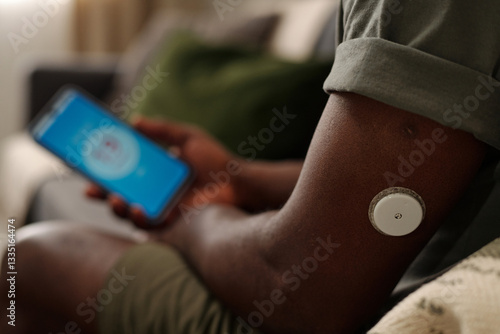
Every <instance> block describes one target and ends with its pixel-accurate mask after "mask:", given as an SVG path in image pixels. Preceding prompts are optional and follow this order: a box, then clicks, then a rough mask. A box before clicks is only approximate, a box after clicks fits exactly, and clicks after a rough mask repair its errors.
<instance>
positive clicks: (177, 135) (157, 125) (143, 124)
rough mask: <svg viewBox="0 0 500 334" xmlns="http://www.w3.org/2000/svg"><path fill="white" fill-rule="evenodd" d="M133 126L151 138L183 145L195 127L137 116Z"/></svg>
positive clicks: (170, 143) (168, 143)
mask: <svg viewBox="0 0 500 334" xmlns="http://www.w3.org/2000/svg"><path fill="white" fill-rule="evenodd" d="M132 124H133V126H134V127H135V128H136V129H137V130H138V131H140V132H142V133H143V134H144V135H146V136H148V137H149V138H151V139H154V140H159V141H162V142H164V143H165V144H167V145H176V146H182V144H183V143H185V142H186V140H187V139H188V138H189V137H190V136H192V135H193V132H194V131H193V128H191V127H189V126H186V125H182V124H179V123H175V122H171V121H157V120H148V119H146V118H137V119H135V120H134V121H133V122H132Z"/></svg>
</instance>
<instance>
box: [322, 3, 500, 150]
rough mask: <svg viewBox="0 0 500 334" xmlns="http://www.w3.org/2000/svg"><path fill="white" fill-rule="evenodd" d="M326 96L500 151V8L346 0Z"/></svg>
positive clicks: (489, 4)
mask: <svg viewBox="0 0 500 334" xmlns="http://www.w3.org/2000/svg"><path fill="white" fill-rule="evenodd" d="M340 16H341V17H340V20H339V21H340V24H341V27H340V29H339V34H340V35H339V41H340V45H339V46H338V48H337V53H336V59H335V63H334V64H333V68H332V70H331V73H330V75H329V76H328V78H327V80H326V81H325V84H324V89H325V90H326V91H327V92H333V91H339V92H354V93H358V94H361V95H364V96H367V97H370V98H373V99H375V100H378V101H381V102H384V103H387V104H389V105H392V106H394V107H398V108H401V109H403V110H407V111H409V112H413V113H416V114H419V115H422V116H425V117H428V118H431V119H433V120H435V121H437V122H438V123H440V124H442V125H444V126H448V127H452V128H459V129H462V130H464V131H467V132H470V133H472V134H474V135H475V136H476V137H477V138H478V139H479V140H481V141H483V142H486V143H487V144H489V145H491V146H494V147H496V148H497V149H500V82H499V81H498V80H499V77H500V68H499V67H500V2H498V1H495V0H484V1H479V2H475V1H469V0H440V1H435V0H382V1H361V0H345V1H342V8H341V10H340Z"/></svg>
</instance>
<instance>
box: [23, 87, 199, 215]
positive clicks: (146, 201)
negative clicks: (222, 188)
mask: <svg viewBox="0 0 500 334" xmlns="http://www.w3.org/2000/svg"><path fill="white" fill-rule="evenodd" d="M46 108H47V109H46V110H44V113H43V116H41V118H39V119H38V121H36V122H35V124H34V125H32V130H31V131H32V135H33V137H34V138H35V140H36V141H37V142H39V143H40V144H41V145H42V146H44V147H46V148H47V149H48V150H50V151H52V152H53V153H54V154H56V155H57V156H59V157H60V158H61V159H63V160H64V161H65V162H66V164H68V165H69V166H70V167H72V168H74V169H76V170H78V171H80V172H81V173H83V174H84V175H86V176H87V177H88V178H90V179H91V180H92V181H94V182H96V183H97V184H99V185H100V186H102V187H103V188H105V189H107V190H108V191H111V192H113V193H118V194H119V195H121V196H122V197H123V199H124V200H126V201H127V202H128V203H130V204H138V205H140V206H141V207H142V208H143V210H144V212H145V214H146V215H147V216H148V218H149V219H151V220H152V221H155V220H157V219H159V218H160V217H161V216H162V214H164V213H165V211H167V210H168V209H169V208H170V206H171V204H172V202H173V201H174V200H175V199H176V198H177V197H178V196H179V193H180V192H181V191H182V190H184V189H185V187H186V185H187V183H188V182H189V180H190V176H191V172H190V168H189V166H188V165H187V164H186V163H184V162H182V161H180V160H179V159H177V158H175V157H174V156H172V155H171V154H170V153H168V152H167V151H165V150H164V149H162V148H161V147H160V146H158V145H156V144H155V143H153V142H152V141H150V140H149V139H147V138H145V137H144V136H143V135H141V134H139V133H138V132H136V131H135V130H134V129H132V128H131V127H129V126H128V125H126V124H125V123H124V122H122V121H120V120H118V119H117V118H116V117H114V116H113V115H111V114H110V113H109V112H108V111H106V110H105V109H104V108H103V107H101V106H100V105H99V104H97V103H95V102H93V101H92V100H91V99H89V98H87V97H86V96H85V95H84V94H82V93H80V92H79V91H77V90H74V89H67V90H64V91H63V92H61V93H59V94H58V95H57V97H56V98H55V100H53V102H52V103H50V104H49V106H47V107H46Z"/></svg>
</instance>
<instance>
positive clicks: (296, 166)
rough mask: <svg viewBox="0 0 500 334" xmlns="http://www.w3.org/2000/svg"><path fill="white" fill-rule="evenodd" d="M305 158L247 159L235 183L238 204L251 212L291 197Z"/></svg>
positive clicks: (273, 207) (274, 207)
mask: <svg viewBox="0 0 500 334" xmlns="http://www.w3.org/2000/svg"><path fill="white" fill-rule="evenodd" d="M302 165H303V161H280V162H261V161H256V162H244V163H241V166H242V168H241V173H240V174H238V175H237V176H236V177H235V180H234V185H235V191H236V196H237V198H238V205H239V206H240V207H241V208H243V209H246V210H249V211H253V212H256V211H262V210H268V209H277V208H280V207H281V206H283V205H284V204H285V202H286V201H287V200H288V198H289V197H290V195H291V193H292V191H293V189H294V187H295V185H296V183H297V180H298V178H299V175H300V172H301V170H302Z"/></svg>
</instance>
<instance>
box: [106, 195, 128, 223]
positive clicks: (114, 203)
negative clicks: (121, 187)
mask: <svg viewBox="0 0 500 334" xmlns="http://www.w3.org/2000/svg"><path fill="white" fill-rule="evenodd" d="M108 203H109V206H110V207H111V209H112V210H113V212H114V213H115V215H117V216H118V217H121V218H127V217H128V214H129V208H128V205H127V203H126V202H125V201H124V200H122V199H121V198H120V197H119V196H117V195H110V196H109V197H108Z"/></svg>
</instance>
